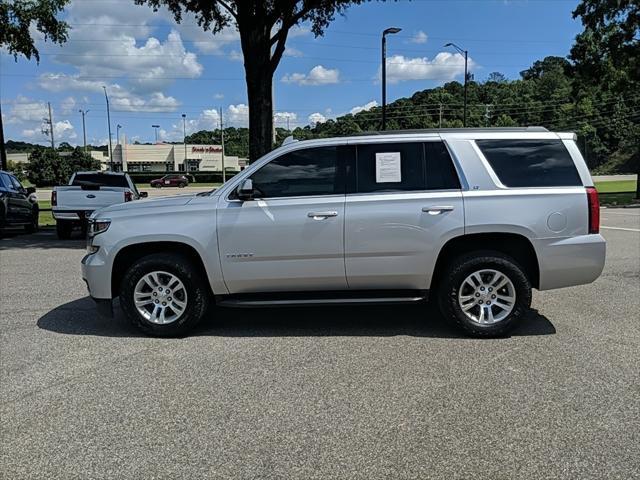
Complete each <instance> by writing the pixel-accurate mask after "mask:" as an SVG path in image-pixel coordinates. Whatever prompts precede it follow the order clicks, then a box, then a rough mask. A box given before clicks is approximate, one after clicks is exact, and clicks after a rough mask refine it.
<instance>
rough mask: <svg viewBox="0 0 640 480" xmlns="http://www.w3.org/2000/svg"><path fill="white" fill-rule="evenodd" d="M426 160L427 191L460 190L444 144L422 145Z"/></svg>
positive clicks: (428, 143)
mask: <svg viewBox="0 0 640 480" xmlns="http://www.w3.org/2000/svg"><path fill="white" fill-rule="evenodd" d="M424 148H425V156H426V159H427V190H454V189H460V180H458V174H457V172H456V168H455V167H454V166H453V161H452V160H451V156H450V155H449V151H448V150H447V147H446V146H445V144H444V142H427V143H425V144H424Z"/></svg>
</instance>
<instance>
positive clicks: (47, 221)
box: [38, 200, 56, 227]
mask: <svg viewBox="0 0 640 480" xmlns="http://www.w3.org/2000/svg"><path fill="white" fill-rule="evenodd" d="M38 206H39V207H40V220H39V223H40V226H41V227H46V226H50V225H55V224H56V221H55V219H54V218H53V215H51V212H43V211H42V209H43V208H51V202H50V201H49V200H38Z"/></svg>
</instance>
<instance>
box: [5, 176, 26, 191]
mask: <svg viewBox="0 0 640 480" xmlns="http://www.w3.org/2000/svg"><path fill="white" fill-rule="evenodd" d="M9 179H10V180H11V184H12V185H13V189H14V190H16V191H18V192H19V191H21V190H24V189H23V188H22V184H21V183H20V181H19V180H18V179H17V178H16V177H12V176H11V175H9Z"/></svg>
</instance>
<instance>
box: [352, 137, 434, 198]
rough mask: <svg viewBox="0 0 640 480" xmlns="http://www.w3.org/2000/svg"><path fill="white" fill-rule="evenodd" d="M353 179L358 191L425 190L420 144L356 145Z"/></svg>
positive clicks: (422, 154)
mask: <svg viewBox="0 0 640 480" xmlns="http://www.w3.org/2000/svg"><path fill="white" fill-rule="evenodd" d="M356 181H357V184H356V191H357V192H360V193H369V192H394V191H407V190H424V185H425V182H424V152H423V145H422V143H418V142H416V143H373V144H371V145H358V158H357V160H356Z"/></svg>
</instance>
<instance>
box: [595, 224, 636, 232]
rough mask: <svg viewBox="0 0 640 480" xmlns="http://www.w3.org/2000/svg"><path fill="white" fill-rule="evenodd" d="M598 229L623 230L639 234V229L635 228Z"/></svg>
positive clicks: (608, 228)
mask: <svg viewBox="0 0 640 480" xmlns="http://www.w3.org/2000/svg"><path fill="white" fill-rule="evenodd" d="M600 228H606V229H607V230H624V231H625V232H640V229H637V228H622V227H605V226H604V225H602V226H600Z"/></svg>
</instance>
